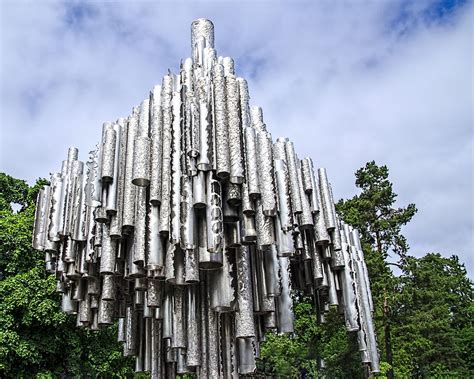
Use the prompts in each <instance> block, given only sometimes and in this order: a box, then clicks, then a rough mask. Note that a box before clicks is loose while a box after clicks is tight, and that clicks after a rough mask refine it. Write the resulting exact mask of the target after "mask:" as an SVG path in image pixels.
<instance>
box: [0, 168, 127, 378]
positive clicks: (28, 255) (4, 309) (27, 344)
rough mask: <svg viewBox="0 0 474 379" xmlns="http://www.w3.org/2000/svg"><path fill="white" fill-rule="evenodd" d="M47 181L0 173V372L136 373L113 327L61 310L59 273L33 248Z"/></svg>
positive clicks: (50, 374)
mask: <svg viewBox="0 0 474 379" xmlns="http://www.w3.org/2000/svg"><path fill="white" fill-rule="evenodd" d="M45 183H46V181H45V180H44V179H40V180H38V181H37V182H36V184H35V185H34V186H33V187H30V186H29V185H28V184H27V183H26V182H25V181H23V180H19V179H15V178H13V177H11V176H9V175H6V174H4V173H0V299H1V300H0V377H15V378H16V377H20V378H21V377H24V378H31V377H34V376H36V377H59V376H69V377H72V376H73V377H92V376H94V377H95V376H97V375H100V374H102V375H106V376H107V377H110V376H122V377H123V376H125V375H127V374H128V375H132V373H133V370H132V368H131V367H132V365H131V361H130V360H129V359H128V360H127V359H124V358H122V354H121V346H120V345H119V344H118V343H117V342H116V333H115V331H114V328H106V329H104V330H102V331H100V332H99V333H94V332H90V331H86V330H82V329H77V328H76V327H75V320H74V317H71V316H68V315H66V314H65V313H63V312H62V311H61V310H60V307H59V303H60V300H59V295H58V294H57V293H56V283H55V278H54V276H52V275H49V274H46V272H45V270H44V255H43V253H42V252H39V251H36V250H34V249H32V248H31V236H32V229H33V219H34V212H35V200H36V196H37V193H38V191H39V189H40V188H41V186H43V185H44V184H45ZM15 208H16V209H18V210H17V211H15V210H14V209H15Z"/></svg>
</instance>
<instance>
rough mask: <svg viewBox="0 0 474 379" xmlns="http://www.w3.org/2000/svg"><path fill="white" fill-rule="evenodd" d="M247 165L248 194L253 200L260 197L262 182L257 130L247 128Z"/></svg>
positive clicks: (245, 131)
mask: <svg viewBox="0 0 474 379" xmlns="http://www.w3.org/2000/svg"><path fill="white" fill-rule="evenodd" d="M243 130H244V134H245V164H246V170H247V171H246V173H247V186H248V193H249V196H250V198H251V199H257V198H259V197H260V180H259V175H258V163H257V162H258V158H257V136H256V134H255V129H253V128H251V127H245V128H244V129H243Z"/></svg>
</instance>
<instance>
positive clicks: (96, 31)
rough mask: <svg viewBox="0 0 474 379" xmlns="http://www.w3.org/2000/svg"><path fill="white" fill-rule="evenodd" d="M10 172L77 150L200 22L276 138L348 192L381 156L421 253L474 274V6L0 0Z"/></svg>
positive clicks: (137, 98) (152, 78) (136, 97)
mask: <svg viewBox="0 0 474 379" xmlns="http://www.w3.org/2000/svg"><path fill="white" fill-rule="evenodd" d="M0 11H1V15H0V16H1V27H0V32H1V47H0V48H1V51H0V53H1V61H0V63H1V72H0V75H1V102H0V104H1V131H0V143H1V145H0V160H1V161H0V169H1V170H2V171H5V172H7V173H9V174H11V175H13V176H16V177H19V178H24V179H27V180H28V181H29V182H30V183H32V182H34V180H35V179H36V178H37V177H40V176H43V177H44V176H47V175H48V173H49V172H52V171H56V170H58V169H59V168H60V161H61V160H62V159H64V157H65V155H66V151H67V148H68V146H77V147H78V148H79V149H80V157H81V158H82V159H86V157H87V152H88V151H89V150H90V148H91V147H92V146H93V145H94V144H95V142H96V141H97V139H98V138H99V135H100V130H101V125H102V122H104V121H107V120H115V119H117V118H118V117H120V116H125V115H127V114H129V113H130V111H131V109H132V106H134V105H136V104H138V103H140V102H141V100H143V99H144V98H145V97H146V96H147V93H148V91H149V90H150V89H151V88H153V86H154V85H155V84H156V83H160V82H161V78H162V76H163V74H164V73H165V72H166V71H167V70H168V68H169V69H171V70H172V71H174V72H176V71H177V70H178V68H179V63H180V61H181V59H183V58H185V57H187V56H189V54H190V51H189V50H190V29H189V27H190V23H191V21H192V20H193V19H195V18H199V17H206V18H209V19H211V20H212V21H213V22H214V24H215V30H216V48H217V51H218V54H219V55H222V56H232V57H233V58H234V59H235V62H236V70H237V73H238V74H239V75H241V76H243V77H245V78H247V79H248V81H249V88H250V96H251V103H252V105H260V106H262V107H263V110H264V117H265V121H266V123H267V125H268V128H269V129H270V131H271V132H272V134H273V137H274V138H276V137H279V136H288V137H289V138H291V139H292V140H293V141H294V143H295V147H296V149H297V151H298V154H299V156H300V157H304V156H311V157H312V158H313V160H314V162H315V165H317V166H323V167H326V168H327V169H328V173H329V177H330V180H331V181H332V183H333V188H334V194H335V197H337V198H348V197H352V196H353V195H354V194H356V193H357V190H356V188H355V186H354V172H355V171H356V170H357V169H358V168H359V167H362V166H363V165H364V164H365V162H367V161H370V160H375V161H376V162H377V163H378V164H386V165H387V166H388V167H389V169H390V177H391V180H392V181H393V183H394V190H395V191H396V192H397V193H398V194H399V196H398V204H399V205H400V206H403V205H406V204H408V203H415V204H416V205H417V207H418V209H419V212H418V214H417V215H416V216H415V217H414V219H413V221H412V222H411V223H410V224H409V225H408V226H407V227H406V228H405V229H404V230H403V231H404V233H405V235H406V237H407V238H408V241H409V243H410V246H411V253H412V254H414V255H422V254H425V253H427V252H429V251H438V252H440V253H442V254H444V255H451V254H458V255H459V256H460V257H461V259H462V261H464V262H466V264H467V266H468V269H469V272H470V276H471V277H472V276H473V272H474V254H472V252H473V247H474V243H473V231H474V221H473V214H474V212H473V159H474V158H473V111H472V104H473V82H472V80H473V72H472V68H473V56H472V54H473V26H472V25H473V4H472V2H465V1H431V2H430V1H421V0H417V1H380V2H379V1H369V2H363V1H345V2H329V1H327V2H326V1H325V2H322V1H320V2H318V1H316V2H314V1H313V2H304V1H296V2H294V1H292V2H290V1H257V2H247V1H243V2H226V1H218V2H211V1H206V2H193V3H190V2H173V3H171V2H169V3H162V2H151V1H147V2H141V1H134V2H132V1H129V2H126V1H121V2H111V1H108V2H74V1H72V2H67V3H66V2H55V1H43V2H42V1H36V2H24V1H9V0H7V1H2V2H1V5H0Z"/></svg>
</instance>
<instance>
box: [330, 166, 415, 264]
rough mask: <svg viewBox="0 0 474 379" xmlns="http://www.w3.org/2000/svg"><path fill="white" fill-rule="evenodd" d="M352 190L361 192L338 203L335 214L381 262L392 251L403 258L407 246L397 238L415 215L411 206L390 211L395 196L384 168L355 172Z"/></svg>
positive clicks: (402, 237)
mask: <svg viewBox="0 0 474 379" xmlns="http://www.w3.org/2000/svg"><path fill="white" fill-rule="evenodd" d="M355 176H356V186H357V187H358V188H360V189H361V190H362V192H361V193H360V194H359V195H356V196H354V197H353V198H352V199H350V200H340V201H339V202H338V203H337V206H336V209H337V212H338V213H339V214H340V215H341V217H342V218H343V220H344V221H345V222H347V223H348V224H350V225H352V226H354V227H356V228H357V229H359V231H360V232H361V235H362V237H363V240H364V242H365V243H367V244H369V245H371V246H373V247H374V248H375V249H376V250H377V252H378V253H379V254H382V256H383V258H387V255H388V252H389V250H390V249H392V250H393V251H394V252H395V253H396V254H398V255H399V256H400V257H402V258H403V256H404V255H405V253H406V252H407V251H408V243H407V241H406V239H405V237H404V236H403V235H402V234H401V227H402V226H403V225H405V224H407V223H408V222H409V221H410V220H411V219H412V217H413V216H414V215H415V213H416V212H417V209H416V207H415V204H409V205H408V206H407V207H405V208H394V207H393V205H394V203H395V200H396V198H397V194H396V193H395V192H393V186H392V183H391V182H390V181H389V180H388V168H387V166H380V167H379V166H377V165H376V164H375V162H374V161H372V162H368V163H367V164H366V165H365V167H363V168H361V169H359V170H357V172H356V174H355Z"/></svg>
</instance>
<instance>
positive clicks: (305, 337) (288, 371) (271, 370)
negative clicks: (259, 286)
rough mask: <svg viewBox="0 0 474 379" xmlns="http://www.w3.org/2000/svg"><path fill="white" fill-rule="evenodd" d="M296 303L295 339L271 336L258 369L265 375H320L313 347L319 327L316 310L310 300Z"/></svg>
mask: <svg viewBox="0 0 474 379" xmlns="http://www.w3.org/2000/svg"><path fill="white" fill-rule="evenodd" d="M294 300H295V306H294V309H293V310H294V312H295V333H294V335H293V336H289V335H285V334H276V333H268V334H267V336H266V341H265V343H263V344H262V345H261V350H260V361H259V369H260V371H262V372H265V373H266V374H273V375H276V376H277V377H285V378H286V377H290V378H297V377H299V375H300V373H301V372H303V371H304V372H306V373H308V374H310V375H311V374H312V375H314V374H315V373H316V372H317V371H316V366H317V362H316V351H315V348H314V347H315V345H316V344H315V341H316V339H317V336H318V333H319V325H318V324H317V322H316V316H315V313H314V310H313V306H312V304H311V300H310V299H308V298H304V299H301V300H299V301H298V297H295V299H294Z"/></svg>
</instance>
